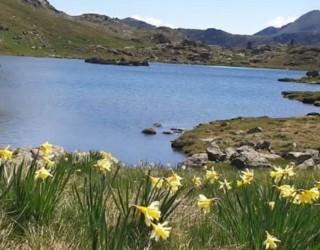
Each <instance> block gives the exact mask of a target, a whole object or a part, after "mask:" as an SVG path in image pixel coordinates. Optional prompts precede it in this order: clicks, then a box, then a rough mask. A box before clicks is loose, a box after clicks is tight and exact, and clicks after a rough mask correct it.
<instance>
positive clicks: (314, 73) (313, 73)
mask: <svg viewBox="0 0 320 250" xmlns="http://www.w3.org/2000/svg"><path fill="white" fill-rule="evenodd" d="M306 76H307V77H318V76H319V71H317V70H311V71H308V72H307V73H306Z"/></svg>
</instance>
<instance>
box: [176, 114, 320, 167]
mask: <svg viewBox="0 0 320 250" xmlns="http://www.w3.org/2000/svg"><path fill="white" fill-rule="evenodd" d="M253 124H256V125H259V126H253ZM260 125H261V126H260ZM318 129H320V118H319V115H318V114H310V115H309V116H305V117H294V118H281V119H279V118H269V117H259V118H241V117H240V118H235V119H231V120H224V121H214V122H210V123H208V124H200V125H198V126H197V127H196V128H194V129H193V130H190V131H188V132H186V133H184V134H183V135H182V136H180V137H179V138H177V139H176V140H174V141H173V143H172V147H173V148H174V149H176V150H179V151H181V152H184V153H185V154H187V155H188V156H189V157H188V158H187V160H186V161H184V162H182V163H181V165H184V166H186V167H189V168H196V169H198V168H202V167H203V166H205V165H206V164H208V163H226V164H230V165H232V166H234V167H236V168H239V169H243V168H270V167H271V166H272V165H273V163H274V162H276V161H287V162H290V161H292V162H293V163H294V164H295V165H296V167H297V168H299V169H319V170H320V152H319V144H318V139H320V138H318V137H319V136H318V135H317V134H318V133H317V131H318Z"/></svg>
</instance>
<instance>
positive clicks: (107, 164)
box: [94, 159, 112, 174]
mask: <svg viewBox="0 0 320 250" xmlns="http://www.w3.org/2000/svg"><path fill="white" fill-rule="evenodd" d="M94 166H95V167H97V168H98V169H99V170H100V171H101V172H103V173H104V174H105V173H106V172H110V171H111V167H112V162H111V161H110V160H108V159H101V160H98V161H97V163H96V164H95V165H94Z"/></svg>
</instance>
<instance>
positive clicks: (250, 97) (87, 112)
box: [0, 56, 320, 164]
mask: <svg viewBox="0 0 320 250" xmlns="http://www.w3.org/2000/svg"><path fill="white" fill-rule="evenodd" d="M0 65H1V67H0V145H1V146H5V145H12V146H13V147H25V146H30V145H33V146H37V145H39V144H41V143H43V142H44V141H46V140H48V141H49V142H51V143H54V144H58V145H61V146H64V147H66V148H67V149H69V150H75V149H79V150H90V149H103V150H106V151H110V152H112V153H113V154H114V155H115V156H116V157H118V158H119V159H121V160H122V161H124V162H126V163H131V164H134V163H137V162H138V161H139V160H146V161H149V162H151V161H152V162H156V163H167V162H170V163H172V164H174V163H177V162H179V161H181V160H183V159H184V157H183V155H181V154H179V153H177V152H174V151H173V150H172V149H171V147H170V141H171V140H173V139H175V138H176V137H177V135H169V136H168V135H163V134H161V133H158V134H157V135H155V136H145V135H143V134H141V130H142V129H143V128H145V127H151V126H152V124H153V123H155V122H160V123H161V124H162V125H163V128H161V129H160V130H159V132H160V131H162V130H169V129H170V128H172V127H183V128H192V127H194V126H195V125H197V124H198V123H200V122H208V121H212V120H216V119H227V118H232V117H237V116H262V115H267V116H271V117H288V116H295V115H305V114H306V113H308V112H311V111H316V112H317V111H318V112H319V111H320V109H319V108H316V107H314V106H312V105H304V104H302V103H299V102H296V101H290V100H288V99H284V98H283V97H282V96H281V91H284V90H317V89H319V86H311V85H304V84H296V83H279V82H278V81H277V79H278V78H280V77H300V76H302V75H303V74H304V72H302V71H286V70H271V69H247V68H230V67H208V66H190V65H170V64H151V66H150V67H120V66H105V65H95V64H86V63H84V62H83V61H82V60H64V59H46V58H28V57H4V56H1V57H0Z"/></svg>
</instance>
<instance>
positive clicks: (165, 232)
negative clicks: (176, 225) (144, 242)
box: [150, 221, 171, 241]
mask: <svg viewBox="0 0 320 250" xmlns="http://www.w3.org/2000/svg"><path fill="white" fill-rule="evenodd" d="M151 225H152V228H153V231H152V233H151V236H150V238H151V239H153V238H154V239H155V240H156V241H159V240H160V238H161V239H163V240H167V239H168V237H169V234H170V230H171V227H166V225H168V222H167V221H165V222H163V223H158V224H154V223H151Z"/></svg>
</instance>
